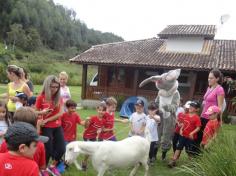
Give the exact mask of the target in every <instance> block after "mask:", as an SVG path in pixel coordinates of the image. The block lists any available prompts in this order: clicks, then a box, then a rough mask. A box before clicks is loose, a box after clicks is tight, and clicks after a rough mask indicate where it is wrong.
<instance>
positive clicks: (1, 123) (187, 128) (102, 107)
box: [0, 97, 221, 176]
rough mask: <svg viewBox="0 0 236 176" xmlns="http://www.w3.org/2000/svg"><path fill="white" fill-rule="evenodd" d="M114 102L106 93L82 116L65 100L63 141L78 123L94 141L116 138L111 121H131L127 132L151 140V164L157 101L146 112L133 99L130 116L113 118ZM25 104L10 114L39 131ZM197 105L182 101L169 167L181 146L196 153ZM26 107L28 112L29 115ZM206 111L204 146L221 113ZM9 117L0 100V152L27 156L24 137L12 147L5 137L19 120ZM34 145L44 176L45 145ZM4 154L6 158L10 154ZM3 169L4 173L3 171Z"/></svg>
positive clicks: (157, 119)
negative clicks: (93, 110)
mask: <svg viewBox="0 0 236 176" xmlns="http://www.w3.org/2000/svg"><path fill="white" fill-rule="evenodd" d="M116 106H117V101H116V99H115V98H113V97H109V98H107V99H106V100H105V102H101V103H100V104H99V105H98V106H97V115H94V116H91V117H88V118H86V119H85V120H82V119H81V118H80V116H79V115H78V114H77V112H76V107H77V104H76V103H75V102H74V101H73V100H71V99H68V100H67V101H66V102H65V112H64V113H63V115H62V116H61V117H60V121H61V126H62V129H63V133H64V139H65V145H66V144H67V143H69V142H72V141H75V140H76V139H77V136H76V134H77V124H80V125H82V126H84V127H85V129H84V132H83V140H84V141H97V140H98V141H103V140H112V141H116V136H115V133H114V122H122V123H128V122H130V132H129V136H134V135H139V136H142V137H144V136H145V135H148V140H150V142H151V144H150V151H149V163H150V164H151V165H152V164H153V163H154V161H155V160H156V156H157V150H158V142H159V138H158V125H159V124H160V123H161V120H160V119H161V118H160V116H159V115H158V106H157V104H156V103H155V102H151V103H150V104H149V105H148V114H147V115H146V114H145V113H144V102H143V101H142V100H141V99H138V100H137V101H136V103H135V112H134V113H133V114H132V115H131V117H130V119H129V120H126V119H116V118H115V110H116ZM24 108H25V107H23V108H22V107H21V108H19V109H18V110H17V111H16V113H15V114H14V118H13V120H14V122H15V121H16V122H18V121H23V122H27V123H30V124H32V125H33V127H34V129H35V130H36V132H37V133H39V132H40V125H37V120H39V119H38V116H37V112H36V111H33V110H32V109H27V108H26V109H24ZM199 109H200V104H199V103H198V102H196V101H191V102H187V103H186V104H185V106H184V112H181V113H179V114H178V116H177V121H176V129H175V134H174V138H173V149H174V155H173V157H172V159H171V161H170V163H169V164H168V165H169V166H170V167H173V166H175V165H176V161H177V160H178V158H179V157H180V154H181V151H182V150H183V148H184V147H185V150H186V152H187V153H188V155H189V157H191V156H193V155H195V154H196V153H197V152H198V151H197V150H198V145H197V144H196V142H195V139H196V137H197V133H198V131H199V130H200V127H201V121H200V117H199V116H198V111H199ZM26 111H27V112H28V115H27V113H26ZM32 111H33V112H32ZM22 112H23V113H22ZM29 112H30V113H29ZM34 114H36V115H34ZM207 114H208V115H209V117H210V119H211V120H210V121H209V122H208V124H207V125H206V128H205V130H204V136H203V140H202V142H201V146H202V147H206V146H207V145H208V144H209V142H210V141H211V139H212V138H214V137H215V135H216V132H217V130H218V129H219V127H220V114H221V112H220V109H219V108H218V107H217V106H211V107H210V108H209V109H208V111H207ZM10 119H11V118H10V116H9V113H8V111H7V107H6V105H5V104H4V103H3V102H0V153H3V152H6V151H8V150H9V151H10V153H11V151H13V155H14V152H15V153H17V156H18V155H19V156H23V157H25V156H26V157H28V154H26V155H25V153H24V152H25V151H26V149H24V148H21V144H25V143H24V142H25V141H19V143H17V144H16V145H15V144H14V145H15V147H14V149H12V148H11V142H9V141H11V140H8V137H7V136H8V133H12V132H11V129H12V128H18V127H15V126H17V125H18V126H19V124H18V123H17V125H14V124H15V123H13V124H11V123H12V122H11V121H10ZM39 122H40V120H39ZM10 124H11V125H10ZM21 125H22V124H21ZM23 126H25V124H23ZM23 126H22V128H23ZM26 126H27V125H26ZM7 129H8V130H7ZM146 129H148V133H147V134H146V132H145V130H146ZM31 130H32V129H31ZM14 132H16V133H17V132H19V131H17V130H15V131H14ZM20 133H21V132H20ZM21 134H22V133H21ZM32 134H34V132H32ZM16 135H18V134H16ZM25 135H26V136H27V135H28V134H27V133H26V134H25ZM38 137H39V136H36V135H35V138H32V141H27V142H28V143H27V144H25V145H26V146H28V147H30V145H31V142H35V141H37V140H38ZM3 138H5V140H3ZM36 138H37V140H36ZM29 139H30V138H29ZM45 141H46V140H45V139H44V141H43V142H45ZM29 142H30V143H29ZM34 146H35V147H34V148H36V149H34V150H36V152H35V153H34V152H32V153H31V154H32V155H31V157H33V158H34V160H35V161H36V163H37V164H38V167H39V169H40V170H41V174H42V175H43V176H46V175H47V173H48V172H49V173H50V170H47V168H46V164H45V149H44V147H43V143H42V142H39V143H36V144H34ZM5 157H6V155H0V161H3V160H2V159H1V158H5ZM7 157H8V159H9V157H10V156H7ZM10 158H11V157H10ZM87 160H88V156H85V158H84V160H83V162H82V168H83V169H84V170H86V168H87ZM7 167H8V166H7ZM7 167H6V168H4V169H5V170H6V173H7V172H8V168H7ZM9 167H13V166H9ZM0 170H2V169H0ZM2 172H3V173H5V172H4V171H2ZM32 172H33V170H32ZM0 173H1V172H0ZM0 175H2V174H0ZM3 175H4V174H3ZM18 175H20V174H18ZM23 175H24V174H23ZM26 175H27V174H26ZM32 175H33V174H32ZM35 175H36V174H35Z"/></svg>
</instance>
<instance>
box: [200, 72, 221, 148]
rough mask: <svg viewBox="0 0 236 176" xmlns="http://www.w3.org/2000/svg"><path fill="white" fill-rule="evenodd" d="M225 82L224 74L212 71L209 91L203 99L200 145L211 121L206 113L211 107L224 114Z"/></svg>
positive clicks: (209, 78)
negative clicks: (223, 82)
mask: <svg viewBox="0 0 236 176" xmlns="http://www.w3.org/2000/svg"><path fill="white" fill-rule="evenodd" d="M222 80H223V76H222V73H221V72H220V71H219V70H218V69H213V70H211V71H210V73H209V76H208V85H209V87H208V88H207V91H206V93H205V95H204V97H203V104H202V106H203V110H202V114H201V124H202V126H201V129H200V131H199V132H198V138H197V144H198V145H200V143H201V141H202V137H203V131H204V129H205V127H206V124H207V122H208V121H209V115H208V114H207V113H206V112H207V109H208V108H209V107H210V106H214V105H215V106H218V107H219V109H220V111H221V112H223V104H224V97H225V92H224V89H223V87H222V86H221V83H222Z"/></svg>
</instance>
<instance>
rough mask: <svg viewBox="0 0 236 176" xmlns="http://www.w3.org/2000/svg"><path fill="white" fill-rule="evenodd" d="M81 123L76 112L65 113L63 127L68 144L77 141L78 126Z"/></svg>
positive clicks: (62, 120) (62, 118)
mask: <svg viewBox="0 0 236 176" xmlns="http://www.w3.org/2000/svg"><path fill="white" fill-rule="evenodd" d="M80 123H81V119H80V117H79V115H78V114H77V113H76V112H74V113H71V114H69V113H68V112H65V113H64V114H63V115H62V116H61V126H62V129H63V131H64V138H65V140H66V141H67V142H71V141H74V140H76V133H77V126H76V125H77V124H80Z"/></svg>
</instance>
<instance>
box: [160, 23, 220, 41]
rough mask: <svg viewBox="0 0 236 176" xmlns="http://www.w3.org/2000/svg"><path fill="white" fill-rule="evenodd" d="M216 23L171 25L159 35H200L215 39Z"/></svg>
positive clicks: (165, 36)
mask: <svg viewBox="0 0 236 176" xmlns="http://www.w3.org/2000/svg"><path fill="white" fill-rule="evenodd" d="M215 33H216V26H215V25H169V26H167V27H166V28H165V29H163V31H161V32H160V33H159V34H158V36H159V37H160V38H162V39H164V38H168V37H176V36H198V37H204V38H206V39H214V37H215Z"/></svg>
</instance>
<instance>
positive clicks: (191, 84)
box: [189, 71, 197, 99]
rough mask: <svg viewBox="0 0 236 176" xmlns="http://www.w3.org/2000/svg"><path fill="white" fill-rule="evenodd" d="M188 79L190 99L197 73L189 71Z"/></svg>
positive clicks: (192, 94)
mask: <svg viewBox="0 0 236 176" xmlns="http://www.w3.org/2000/svg"><path fill="white" fill-rule="evenodd" d="M189 79H190V90H189V99H192V98H193V96H194V91H195V86H196V80H197V73H196V72H193V71H191V72H190V73H189Z"/></svg>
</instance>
